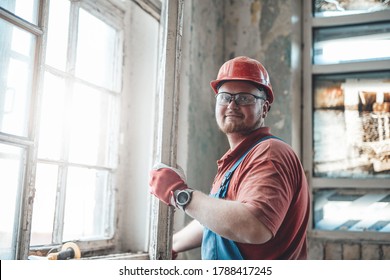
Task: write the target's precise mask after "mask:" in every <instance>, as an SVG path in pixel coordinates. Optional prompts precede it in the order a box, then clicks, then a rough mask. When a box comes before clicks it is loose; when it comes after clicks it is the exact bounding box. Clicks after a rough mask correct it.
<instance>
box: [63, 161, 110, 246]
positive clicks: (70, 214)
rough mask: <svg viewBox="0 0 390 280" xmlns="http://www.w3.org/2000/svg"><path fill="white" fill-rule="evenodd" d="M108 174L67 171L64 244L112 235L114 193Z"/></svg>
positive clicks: (97, 171) (85, 170)
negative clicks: (112, 196)
mask: <svg viewBox="0 0 390 280" xmlns="http://www.w3.org/2000/svg"><path fill="white" fill-rule="evenodd" d="M108 178H109V175H108V172H107V171H104V170H96V169H86V168H78V167H70V168H69V170H68V179H67V189H66V204H65V221H64V235H63V241H67V240H75V239H86V238H108V237H110V235H111V230H112V228H111V224H110V223H109V222H108V221H109V220H110V218H111V217H110V216H109V215H110V214H111V211H110V210H111V207H112V203H111V195H112V194H111V191H110V187H109V180H108Z"/></svg>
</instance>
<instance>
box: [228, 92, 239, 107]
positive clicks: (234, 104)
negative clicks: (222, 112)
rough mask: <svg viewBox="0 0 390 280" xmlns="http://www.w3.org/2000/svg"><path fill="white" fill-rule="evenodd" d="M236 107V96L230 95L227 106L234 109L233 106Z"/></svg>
mask: <svg viewBox="0 0 390 280" xmlns="http://www.w3.org/2000/svg"><path fill="white" fill-rule="evenodd" d="M237 107H238V105H237V103H236V97H235V96H234V95H232V97H231V98H230V101H229V105H228V108H230V109H234V108H237Z"/></svg>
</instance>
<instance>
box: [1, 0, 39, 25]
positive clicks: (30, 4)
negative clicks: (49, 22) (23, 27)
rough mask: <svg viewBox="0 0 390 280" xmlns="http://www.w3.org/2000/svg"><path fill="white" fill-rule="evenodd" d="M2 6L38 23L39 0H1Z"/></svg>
mask: <svg viewBox="0 0 390 280" xmlns="http://www.w3.org/2000/svg"><path fill="white" fill-rule="evenodd" d="M0 7H2V8H4V9H6V10H8V11H10V12H11V13H14V14H15V15H17V16H18V17H21V18H22V19H24V20H27V21H29V22H31V23H34V24H37V19H38V17H37V15H38V8H39V0H29V1H26V0H1V2H0Z"/></svg>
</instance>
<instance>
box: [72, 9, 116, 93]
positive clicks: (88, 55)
mask: <svg viewBox="0 0 390 280" xmlns="http://www.w3.org/2000/svg"><path fill="white" fill-rule="evenodd" d="M117 43H118V35H117V32H116V30H115V29H114V28H112V27H110V26H109V25H107V24H106V23H104V22H103V21H101V20H99V19H98V18H96V17H94V16H92V15H91V14H89V13H87V12H85V11H84V10H83V9H80V17H79V31H78V39H77V59H76V76H77V77H80V78H82V79H85V80H86V81H88V82H91V83H93V84H96V85H99V86H102V87H106V88H108V89H113V90H114V89H116V87H117V80H116V79H118V78H119V77H118V66H119V65H118V64H117V63H116V62H118V57H117V56H118V52H117V51H118V50H117V47H118V45H117Z"/></svg>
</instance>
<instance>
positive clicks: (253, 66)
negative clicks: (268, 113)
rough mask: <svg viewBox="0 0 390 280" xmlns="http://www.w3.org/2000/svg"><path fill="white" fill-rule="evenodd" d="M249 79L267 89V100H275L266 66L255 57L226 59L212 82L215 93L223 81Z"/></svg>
mask: <svg viewBox="0 0 390 280" xmlns="http://www.w3.org/2000/svg"><path fill="white" fill-rule="evenodd" d="M227 81H248V82H252V83H254V84H255V85H258V86H261V87H263V88H264V89H265V90H266V93H267V100H268V101H269V103H270V104H271V103H272V102H273V101H274V93H273V91H272V86H271V81H270V79H269V75H268V72H267V70H266V69H265V68H264V66H263V65H262V64H261V63H260V62H258V61H257V60H255V59H252V58H249V57H246V56H239V57H236V58H233V59H231V60H228V61H226V62H225V63H224V64H223V65H222V66H221V68H220V69H219V72H218V76H217V79H216V80H214V81H211V82H210V85H211V87H212V88H213V90H214V92H215V93H218V88H219V85H220V84H221V82H227Z"/></svg>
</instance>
